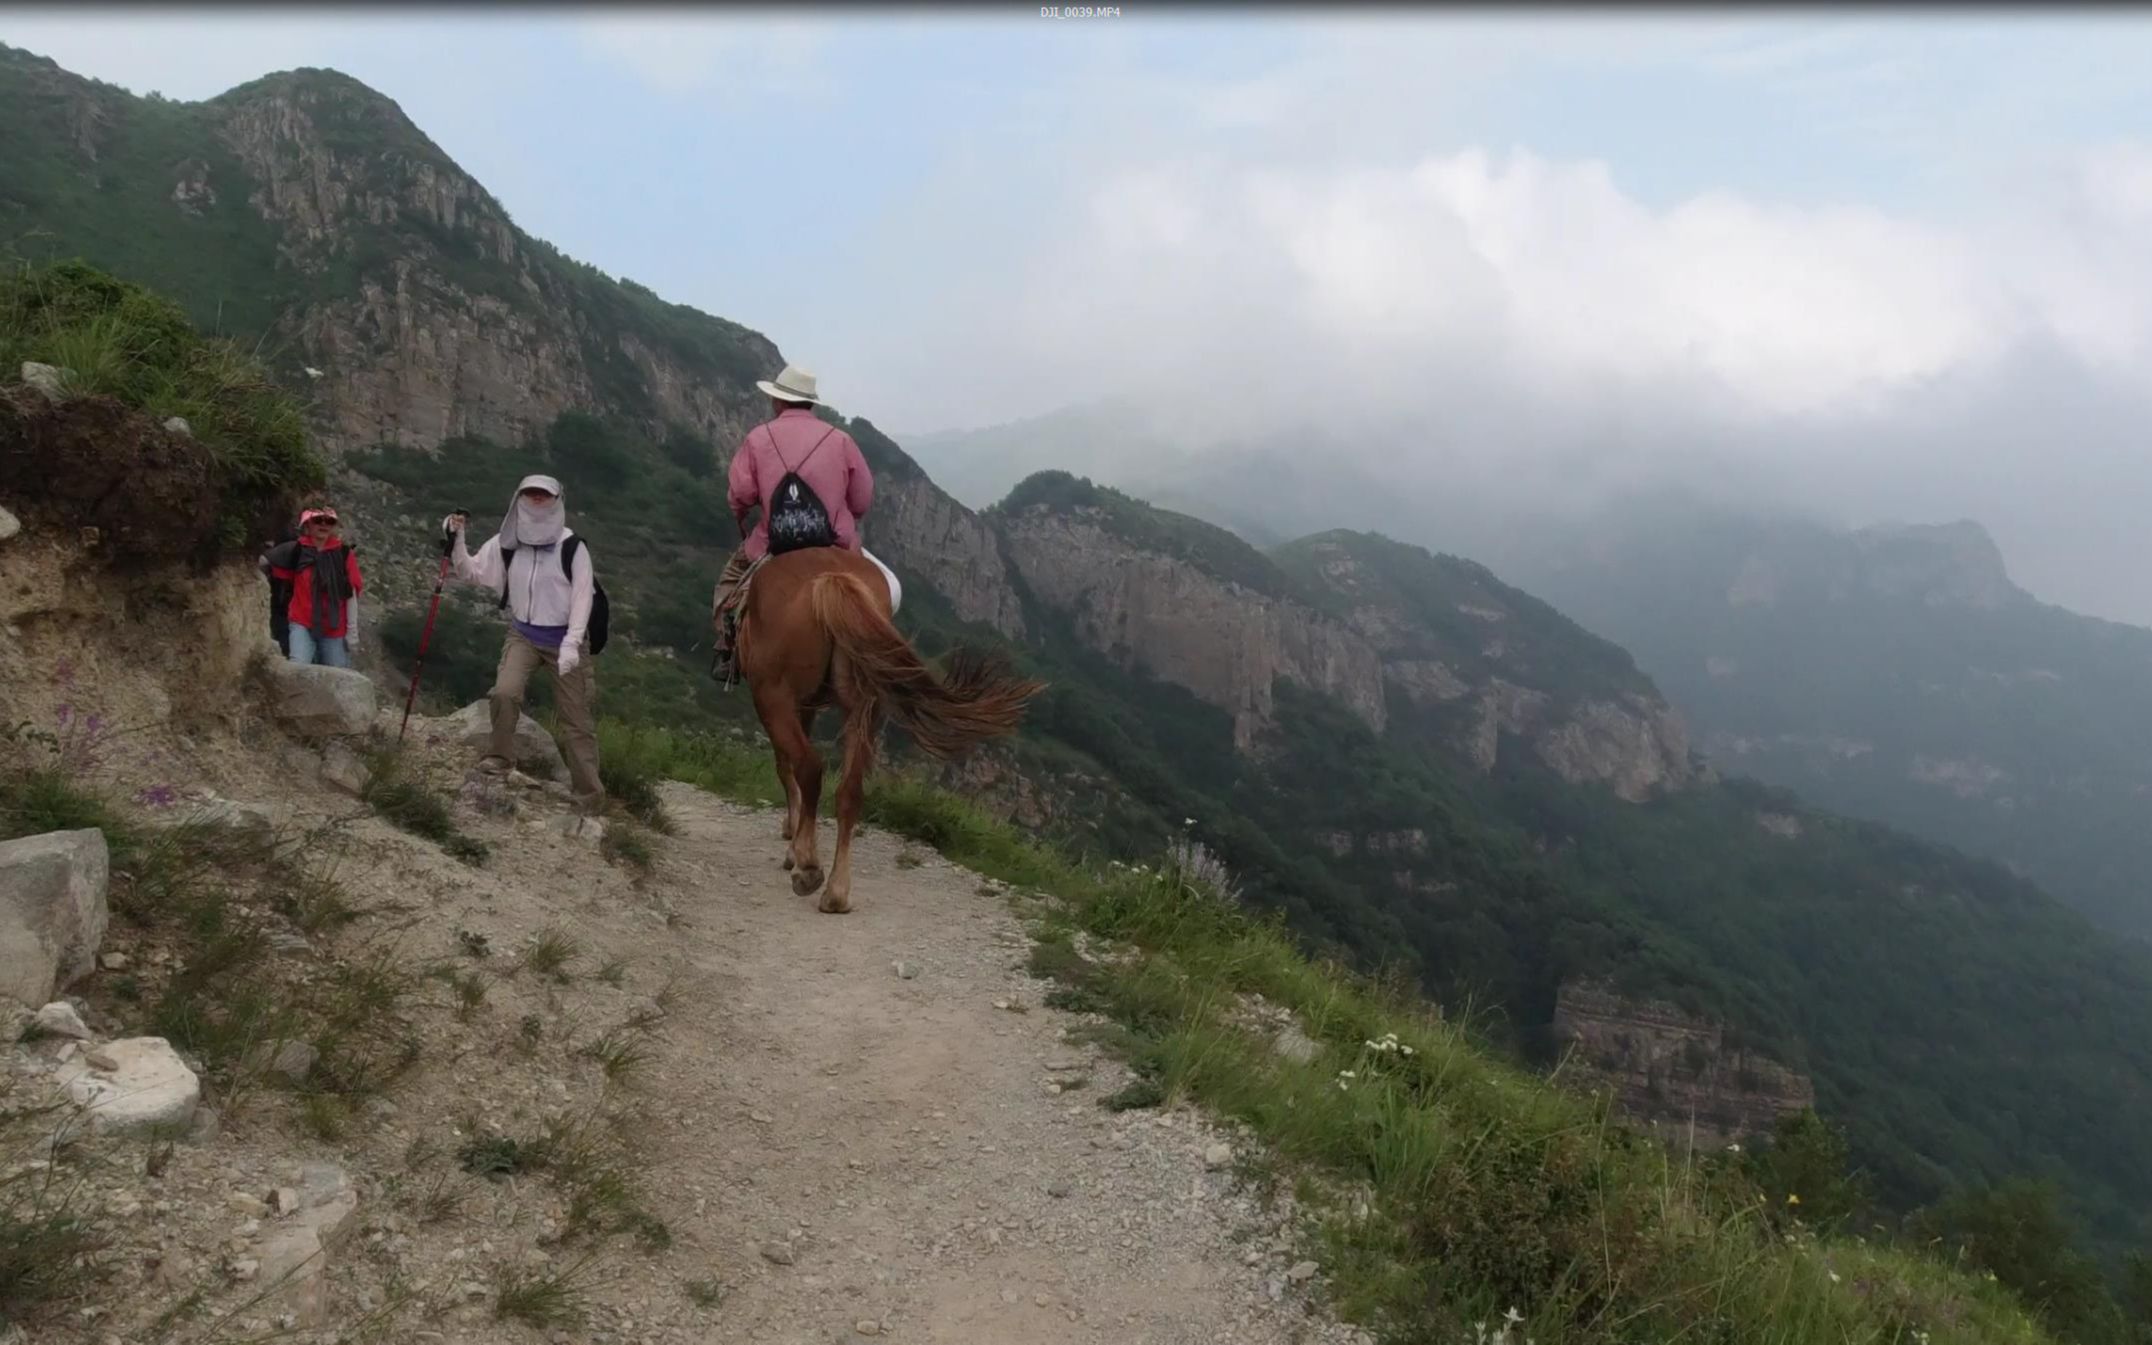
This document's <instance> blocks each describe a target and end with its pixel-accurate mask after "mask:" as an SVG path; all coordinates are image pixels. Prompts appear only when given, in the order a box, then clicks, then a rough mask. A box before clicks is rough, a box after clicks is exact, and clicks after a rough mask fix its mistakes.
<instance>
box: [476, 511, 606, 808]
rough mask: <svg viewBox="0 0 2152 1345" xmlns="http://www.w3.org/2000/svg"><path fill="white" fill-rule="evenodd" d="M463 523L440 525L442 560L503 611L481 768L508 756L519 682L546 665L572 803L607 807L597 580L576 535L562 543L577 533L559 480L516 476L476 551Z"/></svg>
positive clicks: (502, 765) (503, 764) (502, 763)
mask: <svg viewBox="0 0 2152 1345" xmlns="http://www.w3.org/2000/svg"><path fill="white" fill-rule="evenodd" d="M464 521H465V516H464V515H462V514H451V515H449V516H448V517H447V518H446V519H443V520H442V523H441V526H442V527H443V528H445V529H447V530H448V531H449V532H450V533H452V534H453V535H454V536H455V544H454V548H453V550H451V551H450V553H449V563H450V565H451V566H452V567H453V568H454V570H455V572H456V577H457V578H458V579H461V580H464V581H465V582H467V583H472V584H479V585H483V586H484V587H486V588H488V589H491V590H492V591H493V592H494V593H497V594H502V595H503V596H504V598H505V601H504V602H503V604H502V605H503V606H505V607H506V608H507V609H508V616H509V623H508V638H507V640H506V641H505V642H504V643H503V644H502V646H501V666H500V670H499V672H497V673H496V674H495V675H494V679H493V690H492V691H491V692H490V693H489V694H488V699H489V700H490V701H491V702H492V706H493V738H492V741H491V743H490V744H489V746H488V748H487V751H486V756H485V759H484V760H483V761H481V762H480V763H479V768H480V769H481V770H485V771H489V772H494V773H503V772H506V771H507V770H508V769H509V767H510V766H511V765H512V764H513V763H514V761H515V739H516V720H517V718H518V716H520V715H521V714H522V711H523V693H524V689H525V688H526V687H527V686H528V685H529V684H530V676H531V671H532V670H533V669H534V668H536V667H538V665H540V664H544V665H546V666H548V667H550V668H552V670H553V687H554V698H555V700H556V702H557V703H558V705H559V707H560V722H561V728H562V730H563V732H564V736H565V737H566V741H565V742H563V743H562V744H561V746H562V748H563V749H564V751H565V755H566V756H567V758H568V782H569V785H570V787H571V788H572V789H573V790H574V792H575V803H576V807H577V809H578V811H580V812H582V813H584V814H585V815H590V816H594V815H596V814H597V813H599V812H601V811H602V810H603V808H604V806H605V788H604V786H603V785H601V784H600V783H599V781H598V732H597V724H596V722H595V720H594V718H593V716H592V702H593V701H594V700H595V698H596V691H597V688H596V685H595V684H594V683H593V681H592V680H591V675H590V663H589V655H588V652H587V651H586V649H585V648H584V641H585V638H586V634H587V632H588V629H589V626H590V610H591V601H592V594H593V592H594V591H595V588H596V584H597V572H596V570H595V568H594V567H593V562H592V560H591V555H590V548H589V547H588V546H585V545H583V543H582V541H581V539H579V538H578V539H576V540H575V541H574V542H573V543H571V542H570V541H569V539H570V538H573V537H575V533H574V531H573V530H572V529H570V528H569V527H568V507H567V505H566V504H565V503H563V502H562V499H561V488H560V482H558V481H556V480H554V479H553V478H552V477H550V476H526V477H524V478H523V481H522V484H520V485H518V486H517V487H516V493H515V498H513V499H511V500H510V501H509V502H508V513H507V515H506V516H505V517H504V518H502V519H501V530H500V531H499V532H498V533H496V534H494V536H492V537H491V538H489V539H487V541H486V544H485V545H484V546H481V547H479V548H478V554H476V555H473V554H471V552H470V551H468V550H466V549H465V546H464V540H463V527H464Z"/></svg>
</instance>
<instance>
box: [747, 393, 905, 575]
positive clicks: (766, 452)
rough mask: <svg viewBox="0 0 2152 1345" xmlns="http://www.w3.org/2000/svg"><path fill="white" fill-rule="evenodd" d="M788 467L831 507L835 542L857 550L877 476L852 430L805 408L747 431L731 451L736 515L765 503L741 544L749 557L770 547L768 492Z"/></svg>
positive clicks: (830, 514) (784, 412)
mask: <svg viewBox="0 0 2152 1345" xmlns="http://www.w3.org/2000/svg"><path fill="white" fill-rule="evenodd" d="M825 436H826V437H825ZM787 470H790V471H795V472H798V473H799V474H800V479H801V480H802V481H805V482H806V483H807V485H808V488H809V489H811V490H813V491H814V493H815V494H816V495H817V496H818V497H820V499H821V501H822V507H823V508H824V509H827V510H829V521H830V522H831V523H832V524H833V525H835V527H836V529H837V545H839V546H841V547H845V548H847V549H848V550H852V551H857V550H859V527H858V521H859V520H860V519H861V518H863V517H865V515H866V512H867V510H868V509H869V508H870V507H871V506H872V505H873V504H874V476H873V474H872V473H870V472H869V471H868V470H867V460H866V459H865V458H864V457H862V456H860V452H859V445H858V444H856V443H854V442H852V436H851V435H849V434H846V433H845V432H844V431H843V430H840V429H837V428H836V427H834V426H832V425H829V424H827V423H826V422H824V421H823V420H822V418H821V417H820V416H817V415H816V414H815V413H814V412H813V411H811V410H808V409H807V408H805V407H801V408H797V409H794V410H787V411H782V412H779V413H778V416H777V419H775V420H770V421H765V422H763V423H762V424H760V425H757V426H755V428H753V429H751V430H749V431H748V432H747V437H746V438H744V439H742V440H740V446H739V448H738V449H737V450H735V451H734V453H733V455H732V470H731V472H730V473H729V474H728V485H729V486H730V491H729V503H730V504H731V505H732V514H733V517H735V518H742V519H744V518H745V517H746V516H747V511H748V510H750V509H753V508H754V507H755V506H757V505H760V506H762V513H761V515H760V516H759V517H757V518H756V519H755V530H754V531H753V532H751V533H749V534H748V535H747V541H746V544H745V546H744V548H743V549H744V550H745V551H746V553H747V558H748V559H749V560H755V559H758V558H759V557H761V555H762V554H763V553H764V552H766V551H768V550H769V549H770V531H769V517H770V496H771V495H772V494H774V493H776V490H777V483H778V482H780V481H782V480H784V479H785V472H786V471H787Z"/></svg>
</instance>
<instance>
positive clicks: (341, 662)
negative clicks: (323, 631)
mask: <svg viewBox="0 0 2152 1345" xmlns="http://www.w3.org/2000/svg"><path fill="white" fill-rule="evenodd" d="M291 661H292V662H294V663H320V664H325V665H327V666H328V667H331V668H348V667H350V666H351V647H350V646H349V645H347V644H345V643H344V637H343V636H341V635H339V636H337V637H336V638H335V639H333V640H332V639H328V638H326V637H322V636H317V635H315V634H314V632H312V631H310V630H308V629H307V628H306V627H304V626H302V625H299V624H298V623H297V622H294V623H292V627H291Z"/></svg>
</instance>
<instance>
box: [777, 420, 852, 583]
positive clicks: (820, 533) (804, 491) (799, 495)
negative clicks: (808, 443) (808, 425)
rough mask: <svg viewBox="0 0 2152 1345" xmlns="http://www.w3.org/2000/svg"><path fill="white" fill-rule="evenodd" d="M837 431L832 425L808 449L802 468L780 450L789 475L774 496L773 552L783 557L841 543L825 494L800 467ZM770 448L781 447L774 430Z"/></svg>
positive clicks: (781, 461) (780, 455)
mask: <svg viewBox="0 0 2152 1345" xmlns="http://www.w3.org/2000/svg"><path fill="white" fill-rule="evenodd" d="M836 432H837V427H836V426H834V425H832V426H830V427H829V431H828V433H825V434H824V435H823V436H822V437H821V438H820V439H817V440H815V442H814V447H813V448H810V449H808V450H807V456H806V457H804V458H801V459H800V466H799V467H794V466H792V465H790V464H789V463H786V462H785V455H784V453H783V452H782V451H779V452H778V453H777V461H778V462H779V463H780V464H782V465H783V466H784V468H785V474H784V475H783V476H782V477H780V478H779V479H778V482H777V489H776V490H775V491H773V492H772V493H771V495H770V518H769V534H770V554H771V555H773V556H781V555H783V554H784V553H785V552H787V551H799V550H803V549H805V548H807V547H810V546H835V545H837V525H836V524H834V523H832V522H830V521H829V510H827V509H825V508H823V506H822V497H821V496H819V495H817V494H815V493H814V487H812V486H810V485H808V484H807V483H806V482H805V481H804V480H802V479H801V478H800V467H805V466H806V465H807V464H808V462H809V461H811V460H812V459H813V457H814V455H815V454H817V453H819V452H821V451H822V445H824V444H826V443H828V442H829V436H830V435H832V434H835V433H836ZM770 447H771V449H773V450H775V449H776V448H777V433H776V431H774V430H773V431H771V432H770Z"/></svg>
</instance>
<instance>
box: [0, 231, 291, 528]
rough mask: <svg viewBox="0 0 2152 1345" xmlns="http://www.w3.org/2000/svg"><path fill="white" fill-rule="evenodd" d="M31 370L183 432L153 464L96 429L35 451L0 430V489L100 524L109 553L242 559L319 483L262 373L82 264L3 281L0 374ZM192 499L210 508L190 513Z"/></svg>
mask: <svg viewBox="0 0 2152 1345" xmlns="http://www.w3.org/2000/svg"><path fill="white" fill-rule="evenodd" d="M26 361H34V362H37V363H41V364H51V365H55V366H57V367H58V368H60V369H61V370H62V371H63V374H62V377H63V381H64V385H65V388H66V390H67V391H68V392H69V393H70V394H72V395H74V396H78V397H99V396H102V397H110V398H114V399H116V400H117V401H118V402H120V403H121V404H123V405H124V406H126V407H129V408H132V409H133V410H135V411H139V412H141V413H142V414H143V415H145V416H146V417H147V418H148V419H149V420H151V421H153V422H157V423H160V424H161V423H162V422H164V421H165V420H167V419H168V418H170V417H173V416H177V417H180V418H182V419H184V420H185V421H186V422H187V425H188V428H189V432H190V435H191V437H190V438H184V439H178V440H176V441H174V442H167V441H166V440H165V439H159V440H158V441H156V442H157V446H158V450H159V453H160V454H167V455H176V456H164V457H151V456H142V455H141V448H140V446H139V445H134V444H130V443H128V442H127V441H126V440H125V439H123V438H121V437H120V436H119V435H118V434H117V433H116V432H115V431H114V429H113V428H112V427H111V426H109V425H104V424H101V423H99V424H97V426H96V428H95V430H94V432H89V433H76V434H69V433H60V434H55V435H50V436H47V437H45V438H42V439H38V440H36V441H35V442H33V441H32V439H31V432H30V431H29V430H28V429H27V428H23V427H21V426H19V425H18V427H17V428H16V429H15V430H13V431H12V432H7V427H6V425H5V424H4V423H0V482H4V483H5V485H6V486H7V488H8V490H9V493H10V498H11V501H24V502H26V503H27V504H28V506H29V508H30V511H31V512H32V513H33V514H48V515H52V516H54V518H55V521H57V522H60V523H62V524H63V525H69V526H77V525H88V526H97V527H99V528H100V529H101V530H102V531H103V532H105V533H106V534H108V535H109V536H110V537H111V538H112V539H113V540H114V544H115V545H121V544H124V543H125V542H126V540H127V539H128V538H129V537H130V536H133V535H136V534H140V537H141V544H140V549H141V550H142V552H143V553H144V554H147V555H152V556H162V557H169V556H172V555H185V554H200V553H201V552H203V551H204V550H205V549H208V550H214V549H218V548H222V549H225V550H244V549H251V548H253V547H254V546H256V545H258V544H259V543H260V542H262V541H266V540H269V539H270V538H271V537H273V536H274V535H275V530H276V529H277V528H278V527H279V525H281V524H283V523H286V522H288V520H289V518H290V516H291V513H292V510H293V507H294V505H295V504H296V503H297V501H298V499H299V497H300V496H301V495H303V494H305V493H307V492H311V491H315V490H318V489H320V488H321V486H322V484H323V482H324V480H325V477H326V472H325V468H324V465H323V463H322V460H321V458H320V457H319V456H318V455H317V454H316V453H315V452H314V450H313V449H312V448H311V447H310V446H309V445H308V443H307V437H306V413H305V407H304V406H303V404H302V403H301V402H300V401H299V399H297V398H296V397H294V396H292V395H291V394H290V393H288V392H286V391H284V390H283V389H282V388H280V387H278V386H277V384H276V383H275V382H274V381H273V379H272V378H271V376H270V374H269V371H268V370H267V369H265V368H264V367H263V366H262V365H261V364H260V363H259V362H258V361H257V360H255V359H254V358H252V357H251V356H249V355H247V354H246V353H244V352H242V351H241V350H239V349H238V348H237V347H235V346H233V345H232V344H231V343H230V342H227V341H221V340H214V339H210V338H206V337H203V336H202V335H200V334H199V333H198V332H196V331H195V330H194V328H193V326H192V325H191V324H190V323H189V322H188V321H187V317H186V314H185V313H184V312H183V311H181V309H180V308H179V306H178V305H177V304H174V303H173V302H171V301H170V300H168V299H165V298H163V297H162V296H160V295H156V294H153V293H151V292H150V291H148V290H146V289H143V288H142V287H141V286H139V285H134V284H130V283H128V282H126V281H123V280H120V279H118V278H117V277H114V276H111V275H108V274H106V273H105V272H103V271H100V270H98V269H97V268H95V267H93V266H90V265H89V264H87V263H85V262H81V261H62V262H56V263H52V264H49V265H44V266H35V267H33V266H29V265H23V264H18V265H16V266H15V267H14V268H13V269H12V270H11V271H8V272H6V273H4V274H0V372H5V373H7V374H9V375H10V376H11V375H12V371H13V370H15V369H16V368H18V367H19V366H20V365H21V364H22V363H24V362H26ZM69 414H76V415H87V416H92V417H94V415H95V409H94V407H93V408H87V409H85V410H82V411H77V412H70V413H69ZM123 454H135V455H137V456H136V458H135V459H134V460H133V461H128V460H125V459H124V458H123V457H117V456H115V455H123ZM108 459H110V460H108ZM108 485H109V486H111V487H114V488H116V489H117V492H118V493H117V495H116V496H115V495H114V491H113V490H112V489H107V488H106V487H107V486H108ZM199 501H206V502H207V504H208V506H209V507H208V508H206V509H198V510H193V511H188V510H187V509H186V506H187V505H188V504H191V503H194V502H199ZM175 513H178V514H179V515H180V516H177V517H175V516H174V515H175ZM175 543H179V544H175Z"/></svg>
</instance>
